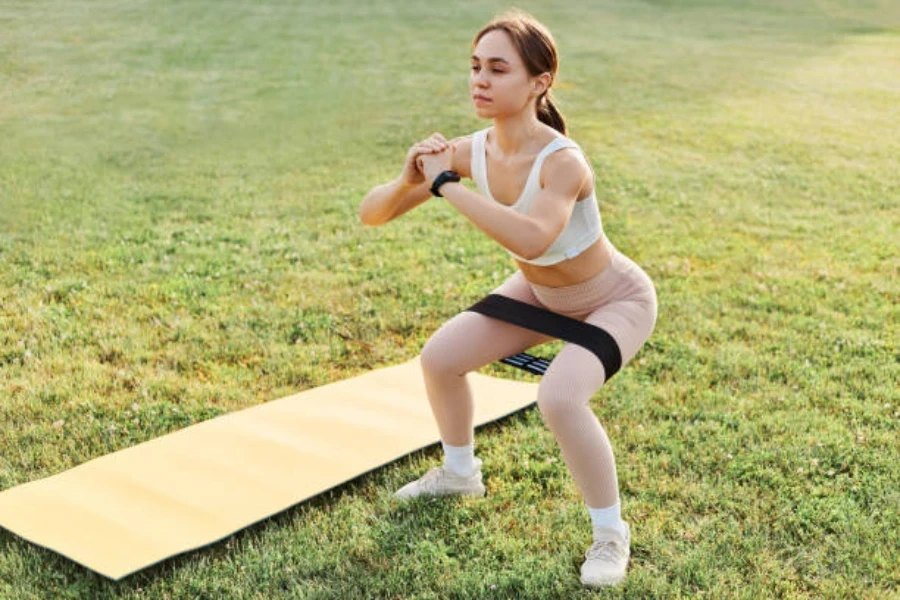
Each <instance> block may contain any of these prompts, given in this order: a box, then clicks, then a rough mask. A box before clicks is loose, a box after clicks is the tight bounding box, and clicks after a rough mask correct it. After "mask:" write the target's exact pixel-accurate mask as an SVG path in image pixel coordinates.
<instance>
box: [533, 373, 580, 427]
mask: <svg viewBox="0 0 900 600" xmlns="http://www.w3.org/2000/svg"><path fill="white" fill-rule="evenodd" d="M589 401H590V397H589V396H588V397H584V394H583V393H579V391H577V390H574V389H571V388H570V387H568V386H555V385H544V382H541V385H540V387H539V388H538V398H537V405H538V409H540V411H541V416H542V417H543V418H544V421H546V422H547V423H548V424H550V425H552V424H553V423H554V422H556V421H559V420H560V419H565V418H567V417H569V416H571V415H572V414H577V413H578V412H580V411H582V410H584V408H585V406H587V404H588V402H589Z"/></svg>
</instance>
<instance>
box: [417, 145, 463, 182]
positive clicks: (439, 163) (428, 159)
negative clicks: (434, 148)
mask: <svg viewBox="0 0 900 600" xmlns="http://www.w3.org/2000/svg"><path fill="white" fill-rule="evenodd" d="M455 149H456V148H455V147H454V146H453V145H451V146H449V147H448V148H447V149H446V150H443V151H441V152H434V153H432V154H422V155H420V156H419V157H418V158H417V159H416V164H417V165H418V167H419V171H421V172H422V174H423V175H424V176H425V180H426V181H428V182H429V183H430V182H432V181H434V179H435V178H436V177H437V176H438V175H440V174H441V173H443V172H444V171H446V170H448V169H450V168H451V166H452V165H453V151H454V150H455Z"/></svg>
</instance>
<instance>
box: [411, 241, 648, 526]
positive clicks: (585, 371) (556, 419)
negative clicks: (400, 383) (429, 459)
mask: <svg viewBox="0 0 900 600" xmlns="http://www.w3.org/2000/svg"><path fill="white" fill-rule="evenodd" d="M607 244H609V242H607ZM609 247H610V250H611V252H612V262H611V263H610V265H609V266H608V267H607V268H606V269H604V270H603V271H602V272H601V273H600V274H599V275H597V276H596V277H594V278H592V279H589V280H587V281H585V282H582V283H579V284H576V285H572V286H567V287H560V288H552V287H546V286H541V285H536V284H533V283H530V282H529V281H527V280H526V279H525V277H524V275H522V272H521V271H516V273H515V274H514V275H513V276H512V277H510V278H509V279H508V280H507V281H506V282H504V283H503V284H502V285H501V286H500V287H498V288H497V289H496V290H494V291H493V292H492V293H494V294H501V295H503V296H507V297H509V298H513V299H515V300H519V301H522V302H527V303H528V304H533V305H535V306H538V307H541V308H546V309H547V310H551V311H553V312H557V313H560V314H564V315H566V316H569V317H572V318H575V319H579V320H583V321H587V322H588V323H591V324H592V325H596V326H598V327H601V328H603V329H605V330H606V331H607V332H608V333H609V334H610V335H612V337H613V338H614V339H615V340H616V342H617V343H618V345H619V350H620V352H621V354H622V366H623V367H624V366H625V365H626V364H627V363H628V361H630V360H631V359H632V358H633V357H634V355H635V354H636V353H637V351H638V350H639V349H640V347H641V346H642V345H643V343H644V342H645V341H646V340H647V338H648V337H650V333H651V332H652V331H653V327H654V325H655V324H656V310H657V309H656V292H655V290H654V288H653V283H652V282H651V281H650V278H649V277H648V276H647V274H646V273H644V271H643V270H642V269H641V268H640V267H639V266H638V265H637V264H635V263H634V261H632V260H631V259H630V258H628V257H627V256H625V255H624V254H622V253H621V252H619V251H618V250H616V249H615V248H614V247H613V246H612V245H611V244H609ZM552 339H553V338H551V337H548V336H546V335H544V334H541V333H537V332H535V331H531V330H529V329H525V328H522V327H518V326H516V325H512V324H510V323H506V322H503V321H499V320H496V319H492V318H490V317H486V316H484V315H481V314H478V313H475V312H463V313H460V314H458V315H456V316H455V317H453V318H452V319H450V320H449V321H448V322H446V323H445V324H444V325H443V326H441V327H440V328H439V329H438V330H437V331H436V332H435V333H434V335H433V336H432V337H431V339H429V340H428V342H427V343H426V344H425V347H424V348H423V349H422V353H421V356H420V360H421V364H422V370H423V374H424V377H425V386H426V390H427V393H428V401H429V403H430V404H431V409H432V412H433V413H434V417H435V420H436V421H437V425H438V429H439V431H440V434H441V439H442V440H443V441H444V442H445V443H447V444H449V445H452V446H464V445H467V444H469V443H471V442H472V441H473V437H474V431H473V407H472V393H471V390H470V388H469V384H468V381H467V380H466V373H468V372H470V371H474V370H476V369H479V368H481V367H483V366H485V365H487V364H490V363H492V362H495V361H497V360H500V359H501V358H504V357H506V356H509V355H511V354H516V353H518V352H523V351H525V350H527V349H528V348H531V347H532V346H536V345H539V344H543V343H546V342H548V341H551V340H552ZM605 381H606V374H605V373H604V370H603V365H602V363H601V362H600V360H599V359H598V358H597V356H596V355H595V354H593V353H592V352H590V351H589V350H586V349H584V348H582V347H581V346H578V345H576V344H571V343H567V344H566V345H565V346H563V348H562V350H561V351H560V352H559V354H557V356H556V358H554V359H553V361H552V362H551V363H550V367H549V368H548V370H547V372H546V373H545V374H544V376H543V377H542V378H541V382H540V386H539V388H538V398H537V404H538V407H539V409H540V411H541V415H542V416H543V418H544V421H545V422H546V423H547V425H548V426H549V427H550V429H551V431H552V432H553V434H554V436H555V437H556V440H557V442H558V443H559V446H560V449H561V450H562V455H563V459H564V460H565V462H566V465H567V466H568V468H569V471H570V472H571V473H572V476H573V478H574V479H575V483H576V485H578V489H579V490H580V491H581V494H582V496H583V498H584V501H585V504H587V505H588V506H589V507H591V508H603V507H608V506H611V505H613V504H615V503H616V502H617V501H618V499H619V490H618V481H617V478H616V466H615V458H614V457H613V451H612V446H611V445H610V442H609V438H608V437H607V435H606V432H605V431H604V429H603V427H602V426H601V425H600V422H599V421H598V420H597V417H596V415H595V414H594V413H593V411H592V410H591V408H590V400H591V398H592V396H593V395H594V394H595V393H596V392H597V390H599V389H600V387H601V386H602V385H603V383H604V382H605Z"/></svg>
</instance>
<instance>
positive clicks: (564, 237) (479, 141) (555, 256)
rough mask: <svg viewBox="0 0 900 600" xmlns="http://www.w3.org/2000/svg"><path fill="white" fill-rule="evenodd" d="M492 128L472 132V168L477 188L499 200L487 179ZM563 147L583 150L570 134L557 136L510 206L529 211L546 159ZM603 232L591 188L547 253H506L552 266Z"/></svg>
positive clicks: (576, 206) (539, 155)
mask: <svg viewBox="0 0 900 600" xmlns="http://www.w3.org/2000/svg"><path fill="white" fill-rule="evenodd" d="M490 129H491V128H490V127H488V128H487V129H482V130H481V131H477V132H475V133H474V134H473V135H472V166H471V169H472V179H474V180H475V184H476V185H477V186H478V191H480V192H481V193H482V195H484V196H485V197H486V198H489V199H491V200H494V201H495V202H496V200H495V198H494V197H493V196H492V195H491V190H490V187H489V186H488V180H487V159H486V153H485V140H486V139H487V133H488V131H489V130H490ZM562 148H578V149H579V150H581V148H580V147H579V146H578V144H576V143H575V142H573V141H572V140H570V139H569V138H567V137H558V138H556V139H555V140H553V141H552V142H550V143H549V144H547V145H546V146H544V148H543V149H542V150H541V151H540V153H539V154H538V155H537V158H536V159H535V160H534V165H533V166H532V167H531V172H530V173H529V174H528V180H527V181H526V182H525V189H523V190H522V195H521V196H519V199H518V201H516V203H515V204H513V205H512V206H510V207H509V208H511V209H512V210H515V211H516V212H519V213H522V214H526V213H527V212H528V209H529V208H530V207H531V204H532V202H534V199H535V197H536V196H537V195H538V193H540V191H541V186H540V175H541V165H543V163H544V159H546V158H547V156H549V155H550V154H552V153H553V152H556V151H557V150H560V149H562ZM601 235H603V226H602V224H601V221H600V209H599V208H598V206H597V196H596V194H595V193H594V192H593V191H592V192H591V195H590V196H588V197H587V198H584V199H582V200H579V201H578V202H576V203H575V207H574V208H573V209H572V215H571V217H570V218H569V222H568V223H567V224H566V227H565V229H563V230H562V232H561V233H560V234H559V236H557V238H556V239H555V240H553V243H552V244H550V247H549V248H547V250H546V252H544V253H543V254H542V255H541V256H539V257H537V258H535V259H532V260H527V259H524V258H522V257H521V256H519V255H518V254H516V253H514V252H512V251H509V250H507V252H509V254H510V255H511V256H513V257H514V258H515V259H516V260H520V261H522V262H525V263H529V264H532V265H538V266H547V265H553V264H556V263H558V262H562V261H564V260H567V259H570V258H575V257H576V256H578V255H579V254H581V253H582V252H584V251H585V250H586V249H588V248H589V247H590V246H591V245H592V244H593V243H594V242H596V241H597V240H598V239H600V236H601Z"/></svg>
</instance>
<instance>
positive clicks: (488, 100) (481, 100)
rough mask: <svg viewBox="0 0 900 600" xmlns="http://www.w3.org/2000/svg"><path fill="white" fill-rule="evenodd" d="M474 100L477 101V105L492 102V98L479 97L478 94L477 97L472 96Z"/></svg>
mask: <svg viewBox="0 0 900 600" xmlns="http://www.w3.org/2000/svg"><path fill="white" fill-rule="evenodd" d="M472 99H473V100H474V101H475V103H476V104H478V103H485V102H490V101H491V99H490V98H486V97H485V96H479V95H477V94H476V95H475V96H472Z"/></svg>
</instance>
